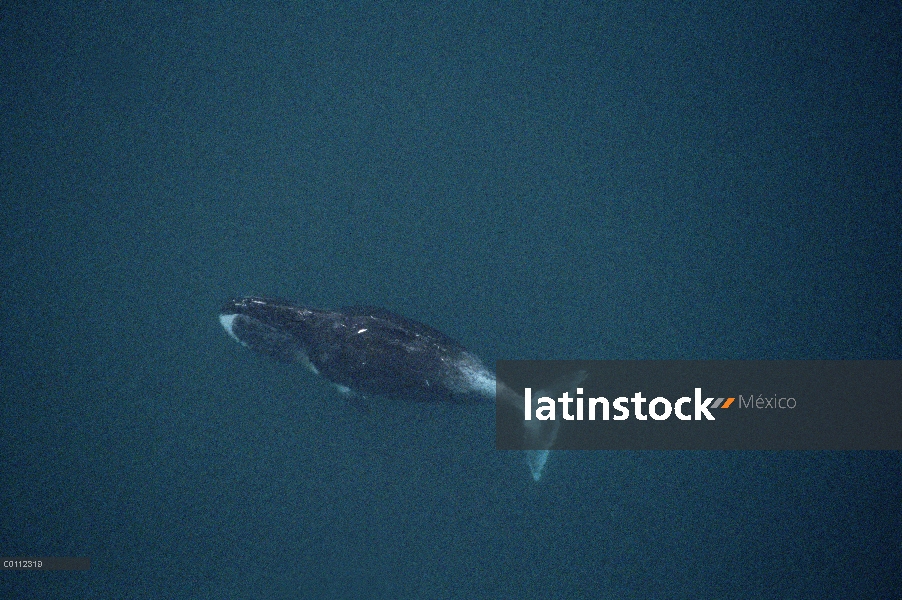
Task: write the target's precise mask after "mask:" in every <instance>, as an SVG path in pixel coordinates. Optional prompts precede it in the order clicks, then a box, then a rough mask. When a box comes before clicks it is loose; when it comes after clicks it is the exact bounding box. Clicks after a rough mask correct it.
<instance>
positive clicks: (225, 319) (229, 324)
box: [219, 315, 247, 348]
mask: <svg viewBox="0 0 902 600" xmlns="http://www.w3.org/2000/svg"><path fill="white" fill-rule="evenodd" d="M237 318H238V315H219V322H220V323H221V324H222V327H223V329H225V330H226V333H228V334H229V335H230V336H231V337H232V339H233V340H235V341H236V342H238V343H239V344H241V345H242V346H244V347H245V348H247V344H245V343H244V342H242V341H241V339H240V338H239V337H238V336H237V335H235V319H237Z"/></svg>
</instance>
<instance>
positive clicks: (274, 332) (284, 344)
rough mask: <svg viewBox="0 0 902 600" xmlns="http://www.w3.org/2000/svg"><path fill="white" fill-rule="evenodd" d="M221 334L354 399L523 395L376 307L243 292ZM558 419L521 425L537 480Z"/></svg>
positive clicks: (573, 380)
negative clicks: (315, 304) (324, 305)
mask: <svg viewBox="0 0 902 600" xmlns="http://www.w3.org/2000/svg"><path fill="white" fill-rule="evenodd" d="M219 322H220V324H221V325H222V327H223V328H224V329H225V331H226V333H228V335H229V336H230V337H231V338H232V339H234V340H235V341H237V342H238V343H239V344H241V345H242V346H244V347H246V348H248V349H250V350H252V351H254V352H256V353H257V354H260V355H263V356H266V357H268V358H270V359H272V360H276V361H279V362H282V363H289V364H299V365H303V366H304V367H306V368H307V369H309V370H310V371H311V372H312V373H314V374H315V375H318V376H320V377H323V378H325V379H326V380H328V381H329V382H331V383H332V384H333V385H334V386H335V387H336V389H337V390H338V391H339V392H340V393H341V394H342V395H343V396H344V397H345V398H347V399H349V400H350V401H351V402H352V403H353V404H355V405H357V406H358V407H362V408H364V409H365V407H366V406H367V405H366V404H365V403H362V402H361V400H363V399H370V398H380V397H381V398H389V399H398V400H404V401H411V402H447V403H454V404H462V405H474V404H488V403H493V402H495V401H496V400H497V401H498V402H504V403H507V404H509V405H511V406H513V407H522V406H523V398H522V396H521V395H518V394H517V393H515V392H514V391H513V390H512V389H510V388H509V387H508V386H506V385H505V384H504V383H502V382H500V381H498V380H497V378H496V376H495V374H494V373H493V372H492V371H491V370H490V369H489V368H488V367H486V366H485V364H484V363H483V362H482V360H480V359H479V357H477V356H476V355H475V354H473V353H472V352H470V351H468V350H467V349H466V348H465V347H464V346H462V345H461V344H460V343H458V342H457V341H456V340H454V339H453V338H451V337H449V336H447V335H445V334H444V333H442V332H440V331H438V330H437V329H434V328H432V327H430V326H428V325H426V324H424V323H420V322H419V321H415V320H413V319H409V318H407V317H403V316H401V315H398V314H395V313H393V312H391V311H388V310H386V309H384V308H379V307H374V306H349V307H345V308H341V309H338V310H327V309H317V308H310V307H307V306H303V305H299V304H295V303H292V302H289V301H285V300H281V299H275V298H267V297H259V296H248V297H241V298H235V299H232V300H229V301H228V302H226V303H225V304H224V305H223V306H222V308H221V309H220V311H219ZM585 376H586V374H585V372H583V371H580V372H577V373H574V374H573V375H571V376H568V377H565V378H563V379H562V380H559V381H556V382H555V383H554V384H552V386H551V387H549V388H546V389H543V390H541V391H540V392H539V393H540V394H542V395H548V396H551V397H557V396H558V395H560V393H561V392H563V391H567V390H573V389H575V387H576V385H578V384H579V383H581V382H582V380H583V379H585ZM557 427H558V423H552V424H546V423H542V422H539V421H536V420H533V421H531V422H529V421H527V422H525V423H524V436H526V437H527V438H528V440H529V442H530V443H529V444H528V445H529V446H530V447H533V448H537V449H535V450H526V451H525V454H526V462H527V464H528V465H529V468H530V472H531V473H532V476H533V479H534V480H535V481H539V480H540V479H541V477H542V473H543V470H544V468H545V465H546V463H547V461H548V458H549V455H550V451H551V447H552V445H553V444H554V440H555V438H556V437H557Z"/></svg>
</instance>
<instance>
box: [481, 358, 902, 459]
mask: <svg viewBox="0 0 902 600" xmlns="http://www.w3.org/2000/svg"><path fill="white" fill-rule="evenodd" d="M496 371H497V375H498V382H499V383H498V387H497V390H498V391H497V401H496V415H497V420H496V423H497V447H498V449H501V450H544V449H549V448H553V449H561V450H704V449H707V450H902V361H880V360H873V361H871V360H868V361H864V360H849V361H825V360H813V361H808V360H806V361H499V362H498V363H497V365H496Z"/></svg>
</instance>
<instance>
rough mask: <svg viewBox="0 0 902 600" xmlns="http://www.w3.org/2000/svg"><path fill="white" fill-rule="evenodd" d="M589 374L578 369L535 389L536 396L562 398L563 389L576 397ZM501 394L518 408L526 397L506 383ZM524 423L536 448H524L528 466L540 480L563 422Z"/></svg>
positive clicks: (527, 436) (529, 442)
mask: <svg viewBox="0 0 902 600" xmlns="http://www.w3.org/2000/svg"><path fill="white" fill-rule="evenodd" d="M587 376H588V373H587V372H586V371H576V372H575V373H570V374H568V375H564V376H563V377H560V378H558V379H557V380H555V381H554V382H553V383H552V384H551V385H549V386H546V387H544V388H542V389H541V390H539V391H538V392H536V393H535V397H537V398H541V397H543V396H548V397H550V398H559V397H560V396H562V395H563V394H564V392H570V395H571V396H575V395H576V386H578V385H579V384H581V383H582V382H583V381H584V380H585V379H586V377H587ZM498 385H499V386H504V384H503V383H501V382H498ZM501 394H503V396H505V399H506V400H507V401H508V403H510V404H511V405H513V406H516V407H517V408H518V409H519V410H522V407H523V397H522V396H521V395H519V394H517V393H516V392H514V391H513V390H511V389H510V388H508V387H507V386H504V389H503V391H502V392H501ZM523 425H524V427H523V436H524V441H525V445H526V446H528V447H530V448H533V449H532V450H526V451H525V453H526V463H527V464H528V465H529V470H530V472H531V473H532V478H533V480H534V481H538V480H540V479H541V478H542V472H543V471H544V470H545V463H547V462H548V457H549V456H550V454H551V448H552V447H553V446H554V441H555V440H556V439H557V434H558V430H559V429H560V427H561V422H560V421H559V420H553V421H540V420H538V419H532V420H530V421H524V422H523Z"/></svg>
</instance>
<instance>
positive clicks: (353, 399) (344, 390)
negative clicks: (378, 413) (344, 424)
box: [335, 385, 373, 415]
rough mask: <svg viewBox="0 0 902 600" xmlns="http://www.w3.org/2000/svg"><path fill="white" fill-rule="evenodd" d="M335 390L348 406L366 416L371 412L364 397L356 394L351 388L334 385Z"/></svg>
mask: <svg viewBox="0 0 902 600" xmlns="http://www.w3.org/2000/svg"><path fill="white" fill-rule="evenodd" d="M335 388H336V389H337V390H338V393H339V394H341V397H342V398H344V399H345V400H347V402H348V404H350V405H351V406H353V407H354V408H356V409H357V410H359V411H360V412H362V413H363V414H365V415H368V414H371V413H372V412H373V411H372V409H371V408H370V405H369V403H367V401H366V397H365V396H363V395H362V394H358V393H356V392H355V391H354V390H352V389H351V388H349V387H345V386H343V385H336V386H335Z"/></svg>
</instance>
